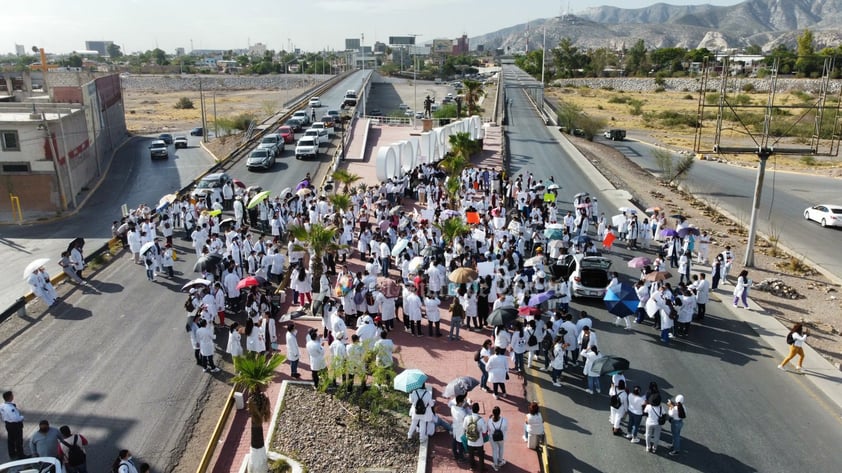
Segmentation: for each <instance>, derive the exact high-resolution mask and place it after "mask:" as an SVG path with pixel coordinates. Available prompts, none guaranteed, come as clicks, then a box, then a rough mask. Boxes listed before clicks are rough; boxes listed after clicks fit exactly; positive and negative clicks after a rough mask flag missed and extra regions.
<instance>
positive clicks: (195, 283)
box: [181, 278, 211, 291]
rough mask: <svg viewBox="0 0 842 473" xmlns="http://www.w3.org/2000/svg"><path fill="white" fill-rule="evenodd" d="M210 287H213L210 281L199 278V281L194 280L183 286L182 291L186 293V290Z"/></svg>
mask: <svg viewBox="0 0 842 473" xmlns="http://www.w3.org/2000/svg"><path fill="white" fill-rule="evenodd" d="M210 285H211V282H210V281H208V280H207V279H203V278H198V279H194V280H192V281H190V282H188V283H187V284H185V285H184V286H182V288H181V290H182V291H186V290H188V289H191V288H194V287H198V286H205V287H207V286H210Z"/></svg>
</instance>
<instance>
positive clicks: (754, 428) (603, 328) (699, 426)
mask: <svg viewBox="0 0 842 473" xmlns="http://www.w3.org/2000/svg"><path fill="white" fill-rule="evenodd" d="M508 69H511V68H510V67H506V68H505V69H504V73H506V74H515V72H513V71H511V70H508ZM508 98H510V99H511V103H510V104H508V105H507V106H508V112H509V114H510V115H509V117H510V119H509V128H508V130H507V132H508V137H509V143H510V149H511V153H512V164H511V171H512V175H517V174H518V173H522V172H530V171H531V172H533V173H534V175H535V177H536V178H539V179H544V178H547V177H548V176H549V175H553V176H554V177H555V180H556V182H557V183H558V184H559V185H561V186H562V196H563V198H562V201H561V206H562V208H563V209H566V208H570V205H571V204H570V201H571V198H570V197H571V196H572V195H573V194H575V193H576V192H581V191H590V192H591V194H592V195H595V196H597V197H598V198H599V200H600V202H601V203H603V204H602V205H601V208H603V207H605V206H606V205H605V204H606V203H607V202H608V198H607V197H608V196H607V195H604V194H603V193H602V192H600V191H598V190H596V191H595V190H593V189H589V187H592V185H590V184H588V179H589V178H588V176H587V175H586V174H585V173H583V172H581V171H580V170H579V168H578V167H577V166H576V165H574V164H573V163H571V161H570V158H569V157H568V156H566V155H564V153H563V151H562V150H561V149H560V148H559V147H558V146H557V145H556V144H555V143H554V142H552V140H551V136H552V135H551V134H550V132H549V130H548V129H547V128H546V127H544V126H543V125H542V124H541V122H540V121H539V119H538V118H537V115H536V114H535V112H534V109H533V108H532V106H531V105H530V104H529V103H528V101H527V100H526V97H525V95H524V94H523V92H520V91H516V90H512V89H509V93H508ZM604 210H605V213H606V215H610V212H611V210H613V209H608V208H605V209H604ZM615 248H616V247H615ZM608 256H609V258H611V259H612V261H613V265H614V267H613V268H612V269H613V270H617V271H618V272H620V273H621V279H622V280H624V281H626V282H631V281H633V280H634V279H635V278H636V276H637V275H638V273H637V272H636V271H635V270H631V269H629V268H627V267H626V261H628V259H630V258H631V256H632V255H631V254H628V253H627V252H626V251H625V250H624V249H622V248H617V251H615V252H613V253H612V254H610V255H608ZM649 256H651V254H650V255H649ZM730 290H731V286H725V289H724V290H721V291H720V292H719V293H718V297H720V298H726V300H727V296H728V294H729V293H730ZM708 305H709V308H708V317H707V319H706V323H705V325H704V326H694V327H693V328H694V330H693V331H692V335H691V338H690V339H687V340H684V339H681V340H674V341H673V343H672V344H671V345H670V346H668V347H667V346H663V345H662V344H661V343H660V342H659V341H658V336H657V334H656V332H655V331H654V329H653V328H652V327H651V325H648V324H647V325H642V326H639V325H635V326H634V330H632V331H630V332H629V331H626V330H623V329H621V328H620V327H616V326H614V325H613V321H614V317H613V316H611V315H610V314H608V313H607V311H606V310H605V308H604V304H603V302H602V301H600V300H587V299H584V300H574V302H573V304H572V305H571V306H572V307H573V308H574V310H575V311H578V310H583V309H584V310H586V311H587V312H588V313H589V314H591V315H592V316H593V318H594V322H595V323H594V327H595V331H596V333H597V334H598V338H599V347H600V348H601V352H603V353H607V354H613V355H618V356H622V357H625V358H628V359H629V360H631V362H632V369H631V370H630V371H629V372H628V373H627V374H626V375H627V377H628V379H629V380H630V384H631V385H632V386H634V385H640V386H641V387H643V388H644V390H645V388H646V387H647V386H648V384H649V382H650V381H656V382H657V383H658V385H659V386H660V387H661V390H662V391H663V392H664V393H665V399H666V398H668V397H672V396H675V395H677V394H684V396H685V397H686V404H687V409H688V419H687V421H686V424H685V426H684V430H683V436H682V437H683V440H682V443H683V448H682V449H683V450H685V453H683V454H682V455H680V456H677V457H671V456H667V455H666V448H665V447H662V448H661V449H660V454H658V455H652V454H649V453H646V452H645V451H644V449H643V447H642V445H640V444H637V445H636V444H631V443H630V442H629V441H628V440H625V439H623V438H617V437H614V436H613V435H612V434H611V430H610V427H609V424H608V410H609V409H608V407H609V399H608V396H607V390H608V385H607V382H608V380H606V379H602V386H603V389H602V394H598V395H589V394H587V393H585V391H584V390H585V388H586V381H585V379H584V377H583V375H582V374H581V368H569V369H568V370H567V371H566V372H565V374H564V380H563V386H562V387H560V388H557V387H554V386H553V385H552V384H551V383H550V379H549V376H548V375H547V374H546V373H538V372H533V373H534V375H533V376H532V380H533V381H535V382H536V383H537V384H538V385H539V386H540V391H539V394H538V398H539V400H540V401H541V402H542V404H543V405H544V408H545V410H544V414H545V421H546V422H547V423H548V424H549V425H550V426H551V427H550V437H551V440H552V444H551V448H550V450H549V453H550V457H551V461H552V470H551V471H553V472H568V471H578V472H610V471H664V472H681V471H687V472H691V471H711V472H717V471H728V472H754V471H757V472H767V471H792V470H801V471H835V470H836V469H837V468H838V461H837V458H836V457H837V454H836V448H837V445H838V444H839V441H840V440H842V422H841V421H840V412H839V411H838V409H836V408H834V407H831V406H832V405H831V403H830V402H829V401H828V399H827V398H825V397H824V396H823V395H821V394H818V393H816V392H815V391H814V390H813V389H812V386H811V385H810V382H809V376H808V377H800V376H798V375H794V374H786V373H782V372H780V371H779V370H777V369H776V367H775V366H776V364H777V363H778V362H779V359H780V357H781V354H780V353H777V352H775V351H774V350H773V349H772V348H770V347H769V346H767V345H765V344H764V343H762V342H760V340H759V338H758V337H757V334H756V333H754V332H753V331H752V330H751V329H749V328H748V326H747V325H746V324H745V323H743V322H741V321H740V320H739V319H738V318H736V317H735V316H734V314H732V313H731V312H730V310H729V309H728V308H727V307H726V306H724V305H723V304H720V303H718V302H712V303H710V304H708ZM510 422H512V420H511V419H510ZM668 431H669V428H666V429H665V432H664V434H662V437H661V439H662V445H665V446H668V445H669V444H670V437H669V433H668ZM793 445H797V446H798V447H797V451H798V453H797V455H789V454H785V453H783V452H791V451H792V446H793Z"/></svg>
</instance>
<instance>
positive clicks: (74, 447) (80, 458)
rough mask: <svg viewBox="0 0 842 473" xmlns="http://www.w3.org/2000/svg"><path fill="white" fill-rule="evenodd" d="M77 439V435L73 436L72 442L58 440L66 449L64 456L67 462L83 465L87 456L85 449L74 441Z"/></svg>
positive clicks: (71, 464)
mask: <svg viewBox="0 0 842 473" xmlns="http://www.w3.org/2000/svg"><path fill="white" fill-rule="evenodd" d="M78 441H79V436H78V435H74V436H73V444H69V443H67V442H65V441H64V439H61V440H59V442H61V443H62V445H64V446H65V447H67V449H68V450H67V453H66V456H65V458H67V464H68V465H70V466H79V465H84V464H85V460H86V458H87V455H85V451H84V450H82V447H81V446H79V445H78V444H77V443H76V442H78Z"/></svg>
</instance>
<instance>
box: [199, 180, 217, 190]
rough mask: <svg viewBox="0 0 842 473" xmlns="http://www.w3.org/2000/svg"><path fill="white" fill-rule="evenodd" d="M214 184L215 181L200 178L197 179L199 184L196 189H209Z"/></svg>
mask: <svg viewBox="0 0 842 473" xmlns="http://www.w3.org/2000/svg"><path fill="white" fill-rule="evenodd" d="M215 184H216V181H215V180H213V181H210V180H204V179H202V180H201V181H199V184H198V185H197V186H196V189H211V188H213V187H214V185H215Z"/></svg>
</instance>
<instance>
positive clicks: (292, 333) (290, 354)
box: [285, 323, 301, 379]
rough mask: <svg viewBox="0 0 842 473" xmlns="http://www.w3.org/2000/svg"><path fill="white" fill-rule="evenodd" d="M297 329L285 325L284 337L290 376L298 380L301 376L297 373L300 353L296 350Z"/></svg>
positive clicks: (292, 325) (293, 326)
mask: <svg viewBox="0 0 842 473" xmlns="http://www.w3.org/2000/svg"><path fill="white" fill-rule="evenodd" d="M297 335H298V329H297V328H296V327H295V324H292V323H291V324H289V325H287V333H286V336H285V339H286V345H287V360H288V361H289V371H290V376H292V377H293V378H296V379H297V378H300V377H301V374H300V373H299V372H298V360H300V359H301V351H300V350H299V349H298V337H297Z"/></svg>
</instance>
